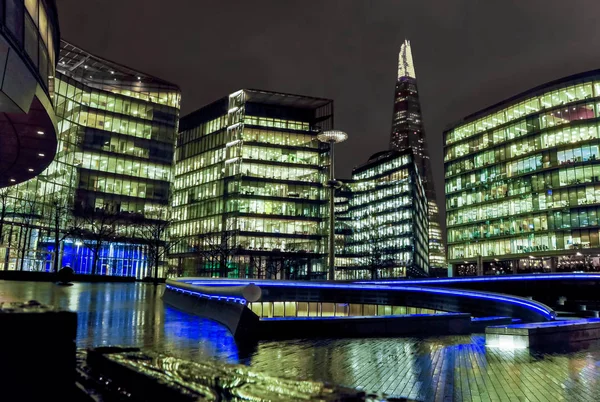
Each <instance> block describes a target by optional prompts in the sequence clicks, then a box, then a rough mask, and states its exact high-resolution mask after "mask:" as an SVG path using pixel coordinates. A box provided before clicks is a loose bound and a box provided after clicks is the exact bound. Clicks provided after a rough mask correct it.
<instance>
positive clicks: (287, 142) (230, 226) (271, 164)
mask: <svg viewBox="0 0 600 402" xmlns="http://www.w3.org/2000/svg"><path fill="white" fill-rule="evenodd" d="M332 123H333V102H332V101H331V100H328V99H319V98H312V97H306V96H299V95H289V94H281V93H274V92H267V91H260V90H245V89H244V90H239V91H236V92H234V93H232V94H230V95H228V96H226V97H224V98H222V99H219V100H217V101H215V102H213V103H211V104H210V105H208V106H205V107H203V108H201V109H199V110H197V111H196V112H193V113H191V114H189V115H187V116H185V117H183V118H182V119H181V122H180V132H179V137H178V140H177V151H176V165H175V191H174V196H173V214H174V218H175V223H174V224H173V227H172V230H171V236H172V238H173V239H174V241H176V242H177V246H176V248H175V249H174V250H173V251H172V254H171V261H172V264H174V265H177V266H178V267H180V269H181V270H182V272H183V273H184V274H185V275H189V276H212V277H252V278H278V279H283V278H311V279H326V275H327V268H326V265H325V261H324V257H325V255H326V252H327V250H326V246H327V242H326V236H327V232H326V230H327V228H326V219H327V215H326V214H327V197H328V196H327V191H326V189H325V188H324V186H323V185H324V183H325V182H326V180H327V162H328V155H327V150H328V146H327V145H326V144H322V143H320V142H319V141H318V140H317V133H318V132H319V131H320V130H326V129H329V128H332V127H331V126H332Z"/></svg>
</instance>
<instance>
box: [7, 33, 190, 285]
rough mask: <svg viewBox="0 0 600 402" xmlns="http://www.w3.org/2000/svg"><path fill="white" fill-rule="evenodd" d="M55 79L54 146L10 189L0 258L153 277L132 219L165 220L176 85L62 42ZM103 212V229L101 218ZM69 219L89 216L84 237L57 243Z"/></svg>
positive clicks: (27, 265)
mask: <svg viewBox="0 0 600 402" xmlns="http://www.w3.org/2000/svg"><path fill="white" fill-rule="evenodd" d="M53 86H54V90H55V94H54V96H55V98H54V105H55V113H56V116H57V120H58V150H57V153H56V156H55V158H54V161H53V162H52V164H51V165H50V166H49V167H48V168H47V169H46V170H45V171H44V172H43V173H41V174H39V175H38V176H37V177H36V178H35V179H33V180H29V181H28V182H25V183H23V184H21V185H19V186H15V187H14V188H11V193H10V199H11V200H12V201H11V205H9V210H10V211H11V214H10V217H9V219H8V220H10V224H8V223H7V224H5V225H4V235H5V241H4V258H3V259H2V258H0V265H2V264H4V266H5V267H4V269H21V270H42V271H47V270H52V269H53V268H56V266H55V265H54V261H58V262H59V264H58V265H59V266H61V267H62V266H70V267H71V268H73V269H74V270H75V271H76V272H80V273H92V272H94V273H97V274H107V275H129V276H135V277H137V278H143V277H146V276H150V272H149V268H148V255H147V247H146V245H145V243H144V239H140V238H138V237H137V236H138V234H137V233H136V232H135V231H134V229H135V228H136V226H135V225H134V223H135V224H136V225H140V224H144V223H147V222H150V221H155V220H164V219H168V209H169V204H170V201H169V193H170V183H171V180H172V163H173V155H174V148H175V137H176V133H177V126H178V117H179V103H180V91H179V89H178V88H177V86H175V85H173V84H171V83H168V82H165V81H163V80H160V79H158V78H155V77H152V76H150V75H148V74H145V73H141V72H139V71H136V70H133V69H130V68H128V67H124V66H121V65H119V64H117V63H114V62H111V61H109V60H105V59H103V58H100V57H98V56H95V55H92V54H90V53H89V52H86V51H85V50H83V49H81V48H79V47H77V46H75V45H73V44H70V43H68V42H65V41H62V42H61V48H60V55H59V62H58V65H57V72H56V74H55V78H54V79H53ZM57 208H60V210H61V211H62V212H60V213H55V211H56V210H57ZM107 216H110V220H111V222H110V224H107V225H106V227H109V226H110V227H111V228H110V230H104V229H103V228H102V227H100V226H99V224H98V221H102V220H105V221H106V217H107ZM55 219H56V221H55ZM76 219H87V222H85V225H82V227H79V232H82V236H74V235H73V236H71V235H69V236H66V238H65V239H64V241H60V242H57V241H56V238H55V236H60V239H62V238H63V237H64V236H65V234H66V233H67V231H69V230H71V229H72V226H73V225H74V221H75V220H76ZM92 221H94V222H92ZM105 223H108V222H105ZM57 226H58V227H59V230H54V229H55V227H57ZM83 226H85V227H83ZM99 227H100V228H99ZM95 231H104V232H103V233H94V232H95ZM59 232H60V233H59ZM57 233H58V234H57ZM98 236H100V237H101V236H104V237H105V238H103V239H100V238H98ZM99 242H100V243H101V244H100V246H99V250H96V249H95V246H96V245H97V244H98V243H99ZM57 243H60V245H61V247H60V248H59V249H58V250H57V248H56V244H57Z"/></svg>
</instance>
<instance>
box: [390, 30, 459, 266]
mask: <svg viewBox="0 0 600 402" xmlns="http://www.w3.org/2000/svg"><path fill="white" fill-rule="evenodd" d="M428 145H429V144H428V143H427V139H426V137H425V128H424V126H423V117H422V114H421V104H420V101H419V91H418V88H417V75H416V73H415V67H414V62H413V57H412V51H411V46H410V41H408V40H405V41H404V43H403V44H402V46H401V47H400V54H399V57H398V75H397V80H396V90H395V93H394V114H393V118H392V132H391V135H390V149H393V150H398V151H405V150H408V149H410V150H412V152H413V154H414V159H415V163H416V165H417V168H418V169H419V175H420V176H421V178H422V181H423V186H424V188H425V193H426V195H427V202H428V204H429V208H428V211H429V212H428V213H429V228H428V231H429V263H430V265H431V268H432V272H437V273H439V272H445V269H446V268H447V265H446V250H445V247H444V242H443V239H442V230H441V226H440V221H441V218H440V216H439V211H438V207H437V200H436V194H435V188H434V187H435V186H434V183H433V176H432V170H431V161H430V158H429V151H428Z"/></svg>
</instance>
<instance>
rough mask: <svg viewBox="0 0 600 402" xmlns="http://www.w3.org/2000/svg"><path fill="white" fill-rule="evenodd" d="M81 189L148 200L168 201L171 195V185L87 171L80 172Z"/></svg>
mask: <svg viewBox="0 0 600 402" xmlns="http://www.w3.org/2000/svg"><path fill="white" fill-rule="evenodd" d="M79 188H81V189H84V190H89V191H97V192H104V193H109V194H116V195H124V196H129V197H139V198H147V199H160V200H166V199H167V197H168V195H169V183H161V182H146V181H137V180H131V179H122V178H119V177H109V176H100V175H97V174H94V172H85V171H80V173H79Z"/></svg>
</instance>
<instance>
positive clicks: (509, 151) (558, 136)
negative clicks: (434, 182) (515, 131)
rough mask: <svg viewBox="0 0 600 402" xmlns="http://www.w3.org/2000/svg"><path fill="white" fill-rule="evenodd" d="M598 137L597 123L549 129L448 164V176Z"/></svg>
mask: <svg viewBox="0 0 600 402" xmlns="http://www.w3.org/2000/svg"><path fill="white" fill-rule="evenodd" d="M597 138H598V126H597V125H596V124H593V125H588V124H586V125H585V126H581V125H579V126H574V127H563V128H560V129H555V130H549V131H547V132H544V133H543V134H541V135H536V136H534V137H530V138H525V139H523V140H521V141H515V142H513V143H511V144H509V145H506V146H504V147H496V148H494V149H491V150H489V151H486V152H482V153H478V154H475V155H473V156H472V157H469V158H467V159H463V160H460V161H457V162H453V163H449V164H447V165H446V177H448V176H452V175H455V174H457V173H461V172H463V171H469V170H472V169H476V168H480V167H483V166H487V165H490V164H494V163H498V162H502V161H504V160H506V159H511V158H514V157H518V156H521V155H524V154H526V153H530V152H535V151H537V150H540V149H548V148H553V147H556V146H560V145H564V144H573V143H578V142H583V141H590V140H592V139H597Z"/></svg>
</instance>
